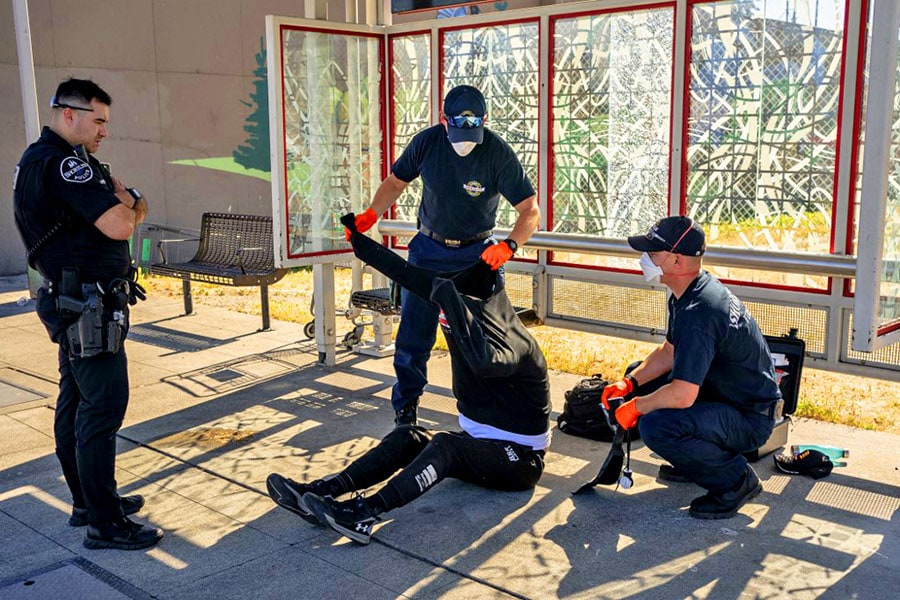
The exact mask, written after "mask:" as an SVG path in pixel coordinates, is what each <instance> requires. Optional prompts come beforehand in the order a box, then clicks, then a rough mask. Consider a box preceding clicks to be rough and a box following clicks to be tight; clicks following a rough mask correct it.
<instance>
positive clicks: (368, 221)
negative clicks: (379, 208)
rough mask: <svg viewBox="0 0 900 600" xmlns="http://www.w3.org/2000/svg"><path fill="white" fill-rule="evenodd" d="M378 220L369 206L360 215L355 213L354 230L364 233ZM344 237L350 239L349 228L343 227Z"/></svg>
mask: <svg viewBox="0 0 900 600" xmlns="http://www.w3.org/2000/svg"><path fill="white" fill-rule="evenodd" d="M376 222H378V215H376V214H375V211H374V210H372V209H371V208H367V209H366V211H365V212H364V213H362V214H361V215H356V220H355V221H354V223H356V230H357V231H358V232H360V233H365V232H366V231H368V230H370V229H372V225H374V224H375V223H376ZM344 237H345V238H347V241H348V242H349V241H350V230H349V229H347V228H346V227H344Z"/></svg>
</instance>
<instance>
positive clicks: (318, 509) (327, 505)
mask: <svg viewBox="0 0 900 600" xmlns="http://www.w3.org/2000/svg"><path fill="white" fill-rule="evenodd" d="M303 501H304V502H305V503H306V506H307V507H308V508H309V510H310V511H312V513H313V514H314V515H315V516H316V518H318V519H319V521H321V522H322V523H324V524H326V525H328V526H329V527H331V528H332V529H334V530H335V531H337V532H338V533H340V534H341V535H343V536H345V537H348V538H350V539H351V540H353V541H354V542H357V543H360V544H368V543H369V541H370V540H371V539H372V525H374V524H375V523H377V522H378V521H380V520H381V519H379V518H378V515H377V514H376V513H375V512H374V511H372V509H370V508H369V505H368V504H366V501H365V500H364V499H363V497H362V496H361V495H357V496H356V497H355V498H353V499H352V500H347V501H346V502H336V501H334V500H332V499H331V498H323V497H322V496H317V495H316V494H312V493H310V494H305V495H304V496H303Z"/></svg>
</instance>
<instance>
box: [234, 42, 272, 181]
mask: <svg viewBox="0 0 900 600" xmlns="http://www.w3.org/2000/svg"><path fill="white" fill-rule="evenodd" d="M255 58H256V68H255V69H254V70H253V75H254V76H255V77H256V79H255V80H254V81H253V93H252V94H250V99H251V100H252V102H244V101H243V100H242V101H241V104H243V105H244V106H247V107H249V108H253V106H254V104H255V105H256V110H254V111H253V112H252V113H250V116H248V117H247V123H246V124H245V125H244V131H246V132H247V133H248V134H250V135H249V137H248V138H247V142H246V143H244V144H241V145H240V146H238V147H237V150H235V151H234V152H233V153H232V156H233V157H234V162H236V163H238V164H239V165H243V166H245V167H247V168H248V169H259V170H260V171H271V170H272V163H271V161H270V159H269V82H268V74H267V71H266V48H265V46H264V45H263V38H259V52H258V53H256V55H255Z"/></svg>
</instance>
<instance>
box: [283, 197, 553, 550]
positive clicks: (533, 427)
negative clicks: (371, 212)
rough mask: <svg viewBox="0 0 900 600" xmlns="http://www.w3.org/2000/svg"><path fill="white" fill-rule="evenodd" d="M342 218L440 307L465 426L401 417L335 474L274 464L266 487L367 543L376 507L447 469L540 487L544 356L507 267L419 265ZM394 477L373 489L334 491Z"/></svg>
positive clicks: (504, 484)
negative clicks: (306, 478) (511, 289)
mask: <svg viewBox="0 0 900 600" xmlns="http://www.w3.org/2000/svg"><path fill="white" fill-rule="evenodd" d="M348 217H349V218H348ZM342 222H343V223H344V225H345V226H347V227H348V228H349V229H351V230H352V234H351V237H350V242H351V244H352V245H353V249H354V252H355V253H356V256H357V257H359V258H360V259H361V260H363V261H364V262H366V263H368V264H369V265H370V266H372V267H374V268H375V269H377V270H379V271H381V272H382V273H384V274H385V275H387V276H388V277H390V278H391V279H393V280H394V281H395V282H397V283H398V284H399V285H402V286H403V287H405V288H406V289H407V290H409V291H410V292H411V293H413V294H416V295H417V296H419V297H421V298H424V299H425V300H427V301H429V302H432V303H433V304H435V305H437V306H438V307H440V309H441V318H440V324H441V329H442V331H443V332H444V336H445V337H446V339H447V346H448V348H449V350H450V361H451V368H452V370H453V394H454V396H455V397H456V399H457V409H458V410H459V424H460V427H461V428H462V431H461V432H443V431H441V432H434V431H429V430H427V429H425V428H423V427H420V426H418V425H402V426H399V427H397V428H396V429H394V430H393V431H391V433H389V434H388V435H387V436H386V437H385V438H384V439H383V440H382V441H381V442H380V443H379V444H378V445H377V446H375V447H374V448H372V449H371V450H369V451H368V452H367V453H365V454H364V455H363V456H361V457H360V458H359V459H357V460H356V461H354V462H353V463H352V464H350V465H349V466H348V467H347V468H346V469H344V470H343V471H341V472H340V473H337V474H336V475H333V476H331V477H327V478H325V479H319V480H316V481H313V482H311V483H297V482H295V481H292V480H290V479H288V478H286V477H283V476H282V475H279V474H277V473H272V474H271V475H269V477H268V479H267V480H266V486H267V488H268V491H269V495H270V496H271V497H272V499H273V500H274V501H275V502H276V503H277V504H279V505H280V506H283V507H285V508H287V509H288V510H291V511H293V512H295V513H297V514H299V515H300V516H301V517H303V518H304V519H306V520H307V521H309V522H311V523H321V524H324V525H328V526H330V527H331V528H332V529H334V530H335V531H337V532H338V533H341V534H342V535H345V536H346V537H348V538H350V539H352V540H354V541H356V542H359V543H362V544H366V543H368V542H369V540H370V538H371V535H372V525H373V524H374V523H375V522H376V521H378V520H379V519H378V516H379V515H381V514H383V513H385V512H388V511H390V510H392V509H394V508H398V507H400V506H403V505H405V504H407V503H409V502H411V501H412V500H415V499H416V498H418V497H419V496H421V495H422V494H424V493H425V492H427V491H428V490H430V489H431V488H432V487H434V485H435V484H437V483H438V482H440V481H441V480H443V479H444V478H445V477H453V478H456V479H461V480H463V481H467V482H469V483H474V484H477V485H480V486H483V487H487V488H490V489H496V490H503V491H523V490H528V489H532V488H534V486H535V485H536V484H537V482H538V479H540V477H541V474H542V473H543V470H544V452H545V451H546V449H547V447H548V446H549V445H550V411H551V407H550V383H549V378H548V375H547V363H546V361H545V360H544V355H543V353H542V352H541V349H540V347H539V346H538V344H537V342H536V341H535V339H534V338H533V337H532V336H531V334H530V333H529V332H528V331H527V330H526V329H525V326H524V325H523V324H522V323H521V322H520V321H519V318H518V316H517V315H516V311H515V309H514V308H513V307H512V305H511V304H510V301H509V297H508V296H507V295H506V291H505V289H504V286H503V279H502V277H501V275H500V274H499V273H498V272H497V271H493V270H492V269H491V267H490V266H488V265H487V264H486V263H484V262H478V263H476V264H475V265H474V266H472V267H469V268H468V269H465V270H463V271H459V272H456V273H436V272H434V271H428V270H425V269H421V268H419V267H415V266H413V265H410V264H408V263H407V262H406V261H404V260H403V259H402V258H400V257H399V256H397V255H396V254H394V253H393V252H391V251H390V250H388V249H386V248H384V247H383V246H381V245H380V244H378V243H376V242H374V241H372V240H370V239H369V238H367V237H366V236H364V235H362V234H360V233H358V232H356V230H355V226H354V224H353V219H352V215H348V216H346V217H344V219H342ZM398 469H401V470H400V472H399V473H397V474H396V475H394V473H395V472H397V470H398ZM392 475H393V477H391V476H392ZM389 477H391V479H390V480H389V481H388V482H387V483H386V484H385V485H384V486H383V487H382V488H381V489H380V490H378V491H377V492H376V493H375V494H374V495H372V496H370V497H368V498H363V497H362V496H360V495H359V494H357V495H356V496H355V497H354V498H353V499H350V500H346V501H343V502H338V501H337V500H336V498H338V497H339V496H342V495H344V494H348V493H350V492H354V491H357V490H364V489H366V488H368V487H370V486H373V485H375V484H377V483H379V482H382V481H384V480H385V479H388V478H389Z"/></svg>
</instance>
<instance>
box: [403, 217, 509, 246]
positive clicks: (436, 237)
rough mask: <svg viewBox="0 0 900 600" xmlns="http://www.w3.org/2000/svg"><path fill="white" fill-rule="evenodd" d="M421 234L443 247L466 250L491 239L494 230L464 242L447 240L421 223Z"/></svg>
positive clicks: (483, 232) (478, 234) (476, 235)
mask: <svg viewBox="0 0 900 600" xmlns="http://www.w3.org/2000/svg"><path fill="white" fill-rule="evenodd" d="M419 233H421V234H422V235H424V236H427V237H430V238H431V239H433V240H434V241H436V242H438V243H439V244H443V245H445V246H447V247H448V248H465V247H466V246H471V245H472V244H474V243H476V242H480V241H482V240H486V239H488V238H489V237H491V234H492V233H494V232H493V231H492V230H490V229H488V230H487V231H482V232H481V233H477V234H475V235H473V236H472V237H470V238H466V239H464V240H451V239H448V238H445V237H444V236H442V235H441V234H439V233H435V232H433V231H432V230H430V229H428V228H427V227H425V226H424V225H422V224H421V223H420V224H419Z"/></svg>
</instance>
